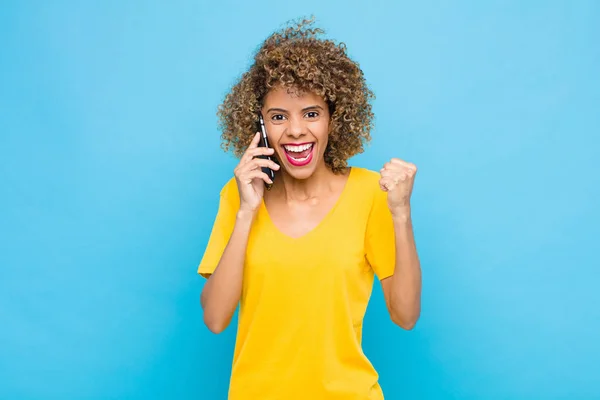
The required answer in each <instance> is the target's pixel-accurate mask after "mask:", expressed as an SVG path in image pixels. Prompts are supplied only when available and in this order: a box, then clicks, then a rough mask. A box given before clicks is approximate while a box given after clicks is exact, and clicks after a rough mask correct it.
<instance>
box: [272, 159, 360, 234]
mask: <svg viewBox="0 0 600 400" xmlns="http://www.w3.org/2000/svg"><path fill="white" fill-rule="evenodd" d="M353 176H354V167H350V172H349V173H348V178H346V183H345V184H344V188H343V189H342V191H341V193H340V194H339V196H338V198H337V200H336V201H335V203H334V204H333V206H332V207H331V208H330V209H329V211H328V212H327V214H325V216H324V217H323V218H322V219H321V221H319V223H318V224H317V225H316V226H315V227H314V228H313V229H311V230H310V231H308V232H306V233H305V234H303V235H301V236H298V237H293V236H290V235H288V234H286V233H283V232H282V231H281V230H280V229H279V228H278V227H277V225H275V223H274V222H273V220H272V219H271V215H270V214H269V210H267V206H266V204H265V200H264V198H263V199H262V201H261V208H262V211H263V213H264V215H265V219H266V220H267V222H268V224H269V225H270V226H271V228H272V229H273V230H274V231H275V232H277V235H279V236H282V237H284V238H285V239H287V240H290V241H294V242H295V241H300V240H303V239H306V238H309V237H310V236H312V235H314V234H316V233H317V232H318V231H319V230H321V229H323V225H325V224H326V223H327V222H328V221H329V220H330V219H331V218H332V217H333V215H334V214H335V211H336V210H337V209H338V208H339V206H340V204H341V203H342V202H343V201H344V198H345V197H346V196H347V193H348V191H349V187H350V185H351V184H352V179H353Z"/></svg>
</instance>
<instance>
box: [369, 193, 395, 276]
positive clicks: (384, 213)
mask: <svg viewBox="0 0 600 400" xmlns="http://www.w3.org/2000/svg"><path fill="white" fill-rule="evenodd" d="M375 185H376V187H375V188H374V189H373V191H374V192H375V193H374V196H373V203H372V205H371V212H370V214H369V219H368V221H367V233H366V238H365V250H366V257H367V261H368V262H369V265H370V266H371V268H372V269H373V271H374V272H375V275H377V277H378V278H379V280H382V279H384V278H387V277H389V276H392V275H393V274H394V268H395V264H396V241H395V234H394V221H393V220H392V214H391V212H390V209H389V207H388V205H387V193H386V192H384V191H383V190H381V189H380V188H379V184H378V182H377V183H375Z"/></svg>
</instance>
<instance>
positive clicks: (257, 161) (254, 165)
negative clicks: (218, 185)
mask: <svg viewBox="0 0 600 400" xmlns="http://www.w3.org/2000/svg"><path fill="white" fill-rule="evenodd" d="M260 167H268V168H271V169H272V170H275V171H277V170H278V169H279V168H280V166H279V165H278V164H277V163H275V162H274V161H270V160H266V159H264V158H254V159H252V160H251V161H249V162H247V163H246V164H244V165H242V166H241V167H240V172H244V171H251V170H254V169H258V168H260Z"/></svg>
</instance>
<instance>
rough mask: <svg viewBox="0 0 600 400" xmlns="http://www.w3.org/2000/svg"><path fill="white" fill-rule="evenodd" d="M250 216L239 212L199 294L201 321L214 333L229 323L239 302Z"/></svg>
mask: <svg viewBox="0 0 600 400" xmlns="http://www.w3.org/2000/svg"><path fill="white" fill-rule="evenodd" d="M252 219H253V215H252V214H251V213H245V212H242V211H240V212H238V214H237V217H236V223H235V226H234V228H233V232H232V234H231V238H230V239H229V242H228V243H227V246H226V247H225V250H224V251H223V255H222V256H221V260H220V261H219V264H218V265H217V267H216V269H215V271H214V272H213V274H212V275H211V276H210V277H209V278H208V280H207V282H206V284H205V285H204V288H203V290H202V295H201V296H200V302H201V304H202V308H203V310H204V323H205V324H206V326H207V327H208V328H209V329H210V330H211V331H213V332H215V333H219V332H221V331H223V330H224V329H225V328H226V327H227V326H228V325H229V322H230V321H231V318H232V316H233V314H234V312H235V309H236V307H237V305H238V303H239V301H240V297H241V293H242V280H243V276H244V260H245V257H246V246H247V245H248V237H249V234H250V228H251V226H252Z"/></svg>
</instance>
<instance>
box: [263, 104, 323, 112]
mask: <svg viewBox="0 0 600 400" xmlns="http://www.w3.org/2000/svg"><path fill="white" fill-rule="evenodd" d="M315 108H318V109H320V110H323V107H321V106H319V105H317V104H315V105H314V106H308V107H304V108H303V109H302V111H308V110H313V109H315ZM271 111H282V112H288V111H287V110H285V109H283V108H269V109H268V110H267V112H271Z"/></svg>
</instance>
